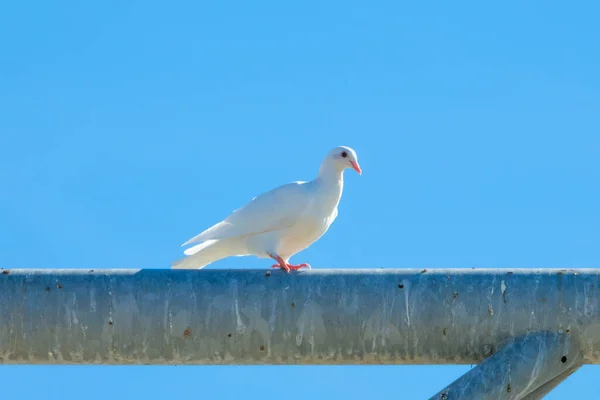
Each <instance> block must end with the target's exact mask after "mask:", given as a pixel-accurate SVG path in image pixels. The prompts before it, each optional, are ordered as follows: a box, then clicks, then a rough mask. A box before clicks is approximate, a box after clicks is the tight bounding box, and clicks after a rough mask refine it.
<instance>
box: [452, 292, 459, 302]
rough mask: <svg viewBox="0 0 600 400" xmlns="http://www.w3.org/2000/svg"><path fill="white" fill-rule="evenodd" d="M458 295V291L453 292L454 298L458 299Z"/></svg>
mask: <svg viewBox="0 0 600 400" xmlns="http://www.w3.org/2000/svg"><path fill="white" fill-rule="evenodd" d="M457 297H458V292H452V298H453V299H455V300H456V298H457Z"/></svg>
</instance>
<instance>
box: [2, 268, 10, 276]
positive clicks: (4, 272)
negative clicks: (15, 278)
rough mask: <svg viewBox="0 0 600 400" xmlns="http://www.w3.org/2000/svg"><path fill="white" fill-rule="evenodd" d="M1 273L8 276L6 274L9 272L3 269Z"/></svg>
mask: <svg viewBox="0 0 600 400" xmlns="http://www.w3.org/2000/svg"><path fill="white" fill-rule="evenodd" d="M2 273H3V274H4V275H8V274H10V270H8V269H3V270H2Z"/></svg>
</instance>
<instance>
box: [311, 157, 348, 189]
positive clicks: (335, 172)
mask: <svg viewBox="0 0 600 400" xmlns="http://www.w3.org/2000/svg"><path fill="white" fill-rule="evenodd" d="M317 179H319V180H321V181H323V182H327V183H339V184H341V185H343V184H344V170H343V169H340V168H336V166H335V165H333V164H332V163H328V162H324V163H323V164H321V168H320V169H319V175H318V176H317Z"/></svg>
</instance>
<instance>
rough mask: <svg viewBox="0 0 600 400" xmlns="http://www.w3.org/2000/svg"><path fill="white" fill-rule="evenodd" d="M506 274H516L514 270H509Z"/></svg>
mask: <svg viewBox="0 0 600 400" xmlns="http://www.w3.org/2000/svg"><path fill="white" fill-rule="evenodd" d="M506 274H507V275H512V274H514V272H512V271H508V272H507V273H506Z"/></svg>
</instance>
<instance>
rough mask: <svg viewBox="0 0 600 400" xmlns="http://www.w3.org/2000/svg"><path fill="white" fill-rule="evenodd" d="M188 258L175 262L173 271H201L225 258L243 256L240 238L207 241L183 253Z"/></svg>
mask: <svg viewBox="0 0 600 400" xmlns="http://www.w3.org/2000/svg"><path fill="white" fill-rule="evenodd" d="M183 253H184V254H185V255H186V256H187V257H184V258H181V259H179V260H177V261H175V262H174V263H173V264H172V265H171V268H172V269H200V268H203V267H205V266H207V265H208V264H210V263H213V262H215V261H218V260H220V259H222V258H225V257H230V256H237V255H243V249H242V243H241V240H240V238H230V239H221V240H207V241H206V242H204V243H200V244H197V245H196V246H193V247H190V248H189V249H186V250H185V251H184V252H183Z"/></svg>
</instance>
